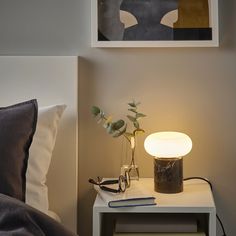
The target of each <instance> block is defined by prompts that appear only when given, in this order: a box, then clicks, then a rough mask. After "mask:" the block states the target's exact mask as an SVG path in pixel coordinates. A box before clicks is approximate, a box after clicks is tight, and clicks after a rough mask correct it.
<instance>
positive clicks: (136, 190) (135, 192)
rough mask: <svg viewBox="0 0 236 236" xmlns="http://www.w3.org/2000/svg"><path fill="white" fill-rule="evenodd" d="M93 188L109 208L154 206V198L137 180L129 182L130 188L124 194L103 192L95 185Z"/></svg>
mask: <svg viewBox="0 0 236 236" xmlns="http://www.w3.org/2000/svg"><path fill="white" fill-rule="evenodd" d="M109 187H114V186H109ZM116 187H117V186H116ZM94 188H95V190H96V191H97V192H98V194H99V195H100V197H101V198H102V199H103V201H104V202H106V203H107V205H108V206H109V207H111V208H118V207H135V206H150V205H156V203H155V197H154V196H152V194H151V193H150V192H148V191H147V190H146V189H145V187H144V186H143V185H142V184H141V183H140V182H139V181H138V180H133V181H131V185H130V187H129V188H127V189H126V191H125V192H124V193H111V192H108V191H104V190H101V189H100V187H99V186H97V185H94ZM114 188H115V187H114Z"/></svg>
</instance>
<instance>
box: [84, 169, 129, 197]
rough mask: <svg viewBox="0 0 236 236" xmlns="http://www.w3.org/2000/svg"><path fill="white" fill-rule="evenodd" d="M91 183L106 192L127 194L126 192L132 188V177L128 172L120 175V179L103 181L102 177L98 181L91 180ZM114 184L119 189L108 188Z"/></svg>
mask: <svg viewBox="0 0 236 236" xmlns="http://www.w3.org/2000/svg"><path fill="white" fill-rule="evenodd" d="M89 183H91V184H95V185H98V186H99V187H100V189H102V190H104V191H108V192H111V193H120V192H125V190H126V189H127V188H129V187H130V175H129V172H128V171H126V172H125V174H124V175H120V176H119V178H118V179H108V180H104V181H102V180H101V178H100V177H97V181H95V180H93V179H89ZM113 184H118V188H117V189H114V188H110V187H107V186H106V185H113Z"/></svg>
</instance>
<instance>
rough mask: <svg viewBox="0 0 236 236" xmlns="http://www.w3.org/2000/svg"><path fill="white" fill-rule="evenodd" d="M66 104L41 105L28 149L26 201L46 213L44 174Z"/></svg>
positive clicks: (46, 194) (45, 173) (46, 192)
mask: <svg viewBox="0 0 236 236" xmlns="http://www.w3.org/2000/svg"><path fill="white" fill-rule="evenodd" d="M65 108H66V105H54V106H48V107H42V108H39V110H38V122H37V127H36V132H35V134H34V138H33V142H32V144H31V147H30V149H29V159H28V167H27V171H26V203H27V204H28V205H30V206H32V207H34V208H36V209H38V210H40V211H42V212H44V213H46V214H49V213H48V210H49V203H48V188H47V186H46V176H47V173H48V169H49V166H50V162H51V157H52V152H53V148H54V145H55V142H56V136H57V127H58V123H59V120H60V118H61V116H62V114H63V112H64V110H65Z"/></svg>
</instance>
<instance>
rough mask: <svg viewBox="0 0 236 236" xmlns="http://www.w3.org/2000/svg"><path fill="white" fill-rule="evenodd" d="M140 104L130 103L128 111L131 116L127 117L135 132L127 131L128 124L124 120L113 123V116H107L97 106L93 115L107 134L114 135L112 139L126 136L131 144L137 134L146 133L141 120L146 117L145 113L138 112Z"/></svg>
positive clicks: (93, 110)
mask: <svg viewBox="0 0 236 236" xmlns="http://www.w3.org/2000/svg"><path fill="white" fill-rule="evenodd" d="M139 105H140V102H135V101H133V102H130V103H128V111H129V112H131V114H128V115H127V118H128V120H129V121H130V122H131V123H132V125H133V128H134V130H133V131H131V132H128V131H127V127H128V124H127V122H126V121H124V120H123V119H120V120H117V121H112V117H111V116H108V117H107V116H106V115H105V112H104V111H103V110H101V109H100V108H99V107H97V106H93V107H92V110H91V112H92V114H93V115H94V117H96V119H97V122H98V123H101V122H102V123H103V127H104V128H105V129H106V131H107V133H108V134H110V135H112V137H114V138H117V137H120V136H122V135H123V136H124V137H125V138H126V139H127V140H128V141H129V142H130V143H131V142H132V141H131V140H132V138H135V137H136V135H137V134H140V133H144V132H145V131H144V130H143V129H142V128H140V123H139V121H140V119H141V118H144V117H146V115H144V114H143V113H140V112H139V111H138V106H139Z"/></svg>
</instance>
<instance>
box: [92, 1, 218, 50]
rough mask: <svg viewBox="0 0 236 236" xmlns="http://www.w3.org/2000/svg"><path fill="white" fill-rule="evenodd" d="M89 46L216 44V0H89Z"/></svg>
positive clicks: (213, 45)
mask: <svg viewBox="0 0 236 236" xmlns="http://www.w3.org/2000/svg"><path fill="white" fill-rule="evenodd" d="M91 1H92V5H91V6H92V12H91V13H92V14H91V15H92V19H91V24H92V27H91V29H92V32H91V35H92V37H91V40H92V42H91V44H92V47H217V46H219V32H218V0H91Z"/></svg>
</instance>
